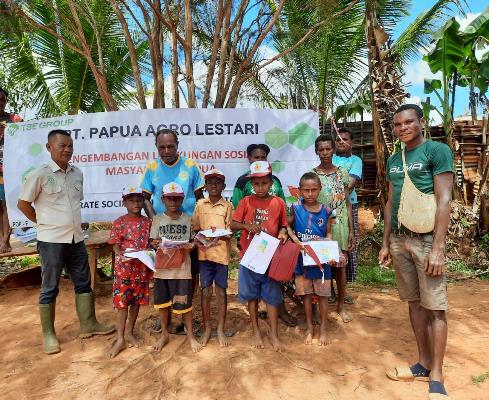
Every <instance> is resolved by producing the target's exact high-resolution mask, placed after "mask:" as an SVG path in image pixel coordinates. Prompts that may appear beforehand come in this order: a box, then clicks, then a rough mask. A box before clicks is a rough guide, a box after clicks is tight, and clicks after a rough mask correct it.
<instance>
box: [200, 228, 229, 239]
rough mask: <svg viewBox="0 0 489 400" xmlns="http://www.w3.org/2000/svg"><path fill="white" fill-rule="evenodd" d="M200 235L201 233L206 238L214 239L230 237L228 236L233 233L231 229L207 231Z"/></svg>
mask: <svg viewBox="0 0 489 400" xmlns="http://www.w3.org/2000/svg"><path fill="white" fill-rule="evenodd" d="M199 233H201V234H202V235H204V236H205V237H209V238H214V237H221V236H228V235H232V234H233V232H232V231H230V230H229V229H220V228H219V229H214V230H212V229H206V230H204V231H200V232H199Z"/></svg>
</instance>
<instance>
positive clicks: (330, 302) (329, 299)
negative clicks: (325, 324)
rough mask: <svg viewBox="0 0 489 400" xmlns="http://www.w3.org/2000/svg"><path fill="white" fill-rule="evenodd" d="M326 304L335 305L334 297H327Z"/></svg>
mask: <svg viewBox="0 0 489 400" xmlns="http://www.w3.org/2000/svg"><path fill="white" fill-rule="evenodd" d="M328 303H329V304H336V296H329V297H328Z"/></svg>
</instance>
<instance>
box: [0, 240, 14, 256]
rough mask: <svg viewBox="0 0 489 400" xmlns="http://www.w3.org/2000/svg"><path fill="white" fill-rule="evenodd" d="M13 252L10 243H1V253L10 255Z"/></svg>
mask: <svg viewBox="0 0 489 400" xmlns="http://www.w3.org/2000/svg"><path fill="white" fill-rule="evenodd" d="M11 251H12V247H10V244H9V243H5V242H2V243H0V253H2V254H3V253H9V252H11Z"/></svg>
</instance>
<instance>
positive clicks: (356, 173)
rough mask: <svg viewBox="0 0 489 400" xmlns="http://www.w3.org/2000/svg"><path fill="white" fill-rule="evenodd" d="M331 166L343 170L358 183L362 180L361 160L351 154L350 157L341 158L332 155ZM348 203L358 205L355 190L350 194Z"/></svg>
mask: <svg viewBox="0 0 489 400" xmlns="http://www.w3.org/2000/svg"><path fill="white" fill-rule="evenodd" d="M333 165H336V166H337V167H342V168H343V169H345V170H346V171H347V172H348V175H350V176H351V177H352V178H355V179H356V180H358V181H360V180H362V172H363V166H362V159H361V158H360V157H358V156H356V155H354V154H352V155H351V156H350V157H341V156H338V155H336V154H333ZM350 201H351V204H357V203H358V200H357V193H356V192H355V189H353V190H352V191H351V193H350Z"/></svg>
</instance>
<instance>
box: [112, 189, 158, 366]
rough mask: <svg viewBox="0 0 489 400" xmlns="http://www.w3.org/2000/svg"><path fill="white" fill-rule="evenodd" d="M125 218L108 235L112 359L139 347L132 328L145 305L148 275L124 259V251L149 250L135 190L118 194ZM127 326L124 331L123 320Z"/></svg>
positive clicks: (145, 223)
mask: <svg viewBox="0 0 489 400" xmlns="http://www.w3.org/2000/svg"><path fill="white" fill-rule="evenodd" d="M122 201H123V204H124V207H126V209H127V214H126V215H123V216H122V217H119V218H117V219H116V220H115V221H114V224H113V225H112V229H111V231H110V239H109V241H108V243H110V244H112V245H113V249H114V253H115V266H114V284H113V301H114V307H115V308H116V309H117V340H116V342H115V343H114V344H113V346H112V348H111V349H110V351H109V357H110V358H113V357H115V356H116V355H117V354H119V352H120V351H121V350H123V349H124V348H125V347H126V339H127V341H128V342H129V344H130V345H132V346H136V347H139V340H138V339H137V338H136V336H135V335H134V326H135V325H136V319H137V317H138V313H139V306H140V305H147V304H148V303H149V279H150V274H151V271H150V270H149V269H148V268H147V267H146V265H144V264H143V263H142V262H141V261H139V260H137V259H134V258H127V257H124V252H125V251H126V250H128V249H129V250H132V249H134V250H144V249H147V248H148V246H149V232H150V229H151V220H150V219H149V218H147V217H145V216H143V215H141V210H142V209H143V204H144V196H143V193H142V191H140V190H139V189H134V188H129V189H124V191H123V194H122ZM128 314H129V324H128V329H127V331H126V329H125V327H126V320H127V315H128Z"/></svg>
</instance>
